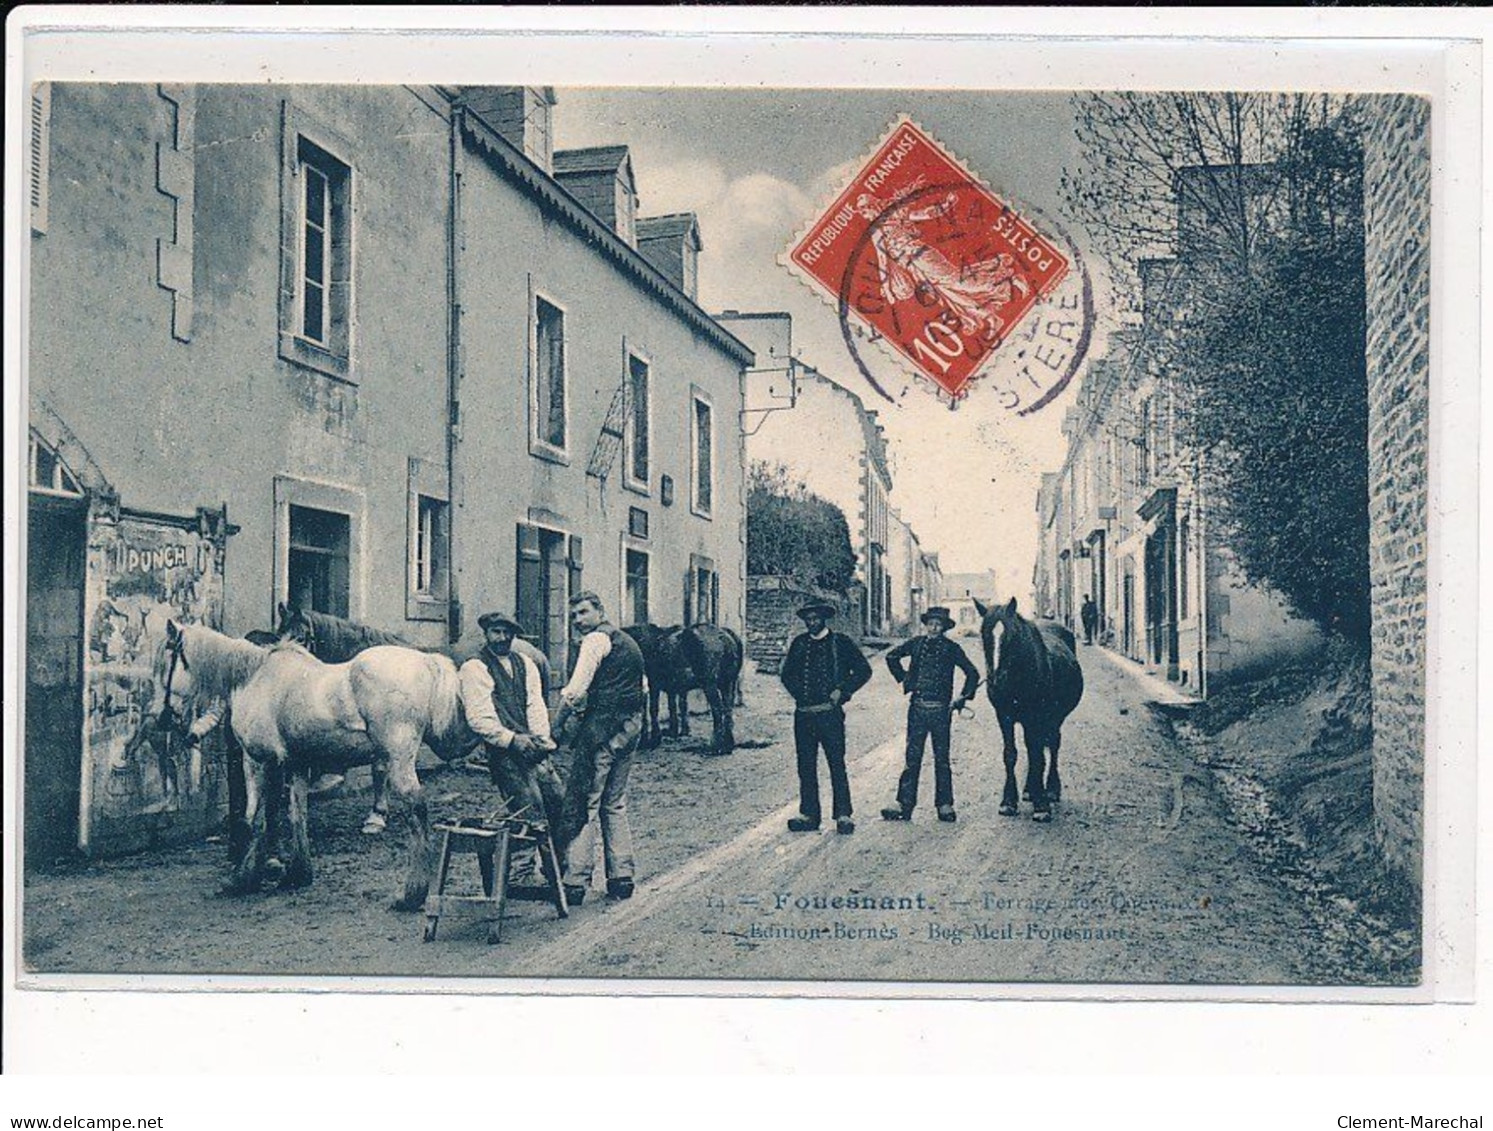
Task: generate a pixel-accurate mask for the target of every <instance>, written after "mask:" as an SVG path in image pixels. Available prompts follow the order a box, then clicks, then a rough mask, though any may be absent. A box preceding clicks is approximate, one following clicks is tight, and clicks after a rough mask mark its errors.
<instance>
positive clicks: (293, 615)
mask: <svg viewBox="0 0 1493 1131" xmlns="http://www.w3.org/2000/svg"><path fill="white" fill-rule="evenodd" d="M279 613H280V619H279V623H278V624H277V625H276V626H275V635H276V636H277V637H278V638H279V639H280V640H291V641H294V642H295V643H297V644H299V645H300V646H301V647H302V648H304V649H306V651H308V652H310V653H312V654H313V655H314V654H315V653H316V626H315V625H314V624H312V623H311V618H310V617H309V616H307V615H306V614H305V613H304V612H302V611H301V609H300V608H298V607H296V606H292V605H287V604H286V603H285V602H284V601H281V602H280V605H279Z"/></svg>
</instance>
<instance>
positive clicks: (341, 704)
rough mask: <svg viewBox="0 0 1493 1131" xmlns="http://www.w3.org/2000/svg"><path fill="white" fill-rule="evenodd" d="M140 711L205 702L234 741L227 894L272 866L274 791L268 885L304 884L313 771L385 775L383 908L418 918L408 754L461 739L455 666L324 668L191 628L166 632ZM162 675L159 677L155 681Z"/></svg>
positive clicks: (386, 649) (382, 661)
mask: <svg viewBox="0 0 1493 1131" xmlns="http://www.w3.org/2000/svg"><path fill="white" fill-rule="evenodd" d="M156 672H157V679H156V688H157V690H156V695H155V697H156V703H154V704H152V713H153V714H157V713H160V712H162V711H167V710H168V709H169V712H170V713H171V714H176V713H178V712H179V708H178V705H177V703H176V702H174V699H175V698H176V697H182V698H184V699H185V698H190V697H191V696H193V695H207V696H212V697H219V698H222V699H225V700H226V701H227V702H228V705H229V712H230V713H229V718H230V720H231V724H232V728H233V733H234V736H235V737H236V738H237V739H238V741H239V743H240V744H241V745H242V746H243V748H244V751H245V753H246V754H247V755H248V758H249V766H248V771H249V772H248V773H246V774H245V779H246V784H247V805H246V811H245V816H244V820H245V823H246V825H247V826H248V833H247V835H246V836H245V837H243V848H242V852H241V853H240V854H239V856H238V858H237V859H236V860H234V861H233V875H232V877H231V879H230V881H229V890H231V891H233V890H237V891H247V890H255V889H257V888H258V886H259V883H260V881H261V880H262V879H263V878H264V877H265V876H266V874H270V876H271V878H274V877H273V873H274V872H275V871H276V870H277V867H276V862H275V860H274V857H273V856H270V858H269V859H268V860H266V849H265V845H264V843H263V842H264V841H266V840H267V841H270V842H272V841H273V839H274V829H275V815H276V811H277V809H278V806H279V799H280V792H281V791H280V785H281V781H282V780H283V778H284V776H285V775H288V776H289V781H290V825H291V837H292V843H291V855H290V860H289V862H288V864H285V865H282V866H280V868H282V869H283V871H282V872H281V875H280V881H281V883H282V885H283V886H286V887H304V886H305V885H307V884H309V883H310V882H311V878H312V869H311V844H310V834H309V828H308V821H307V792H308V787H309V783H310V780H311V775H312V774H313V773H326V772H334V773H345V772H346V771H347V770H349V769H351V768H352V767H353V766H364V765H371V766H375V767H377V768H379V769H380V770H381V771H382V772H384V773H385V774H387V780H388V788H389V792H390V794H391V796H392V798H393V800H394V801H395V802H397V807H398V809H399V810H400V812H401V814H402V815H403V816H404V817H405V818H406V825H407V833H408V843H409V855H408V867H407V870H406V874H405V882H404V893H403V895H402V897H401V898H400V899H399V900H398V901H396V903H395V904H394V906H395V907H396V908H397V909H398V910H401V911H414V910H418V909H419V908H420V907H421V906H422V905H423V904H424V902H425V895H426V891H427V889H428V888H429V884H430V848H429V841H430V827H429V817H428V814H427V812H426V807H425V798H424V794H423V792H422V791H421V788H420V779H419V777H418V776H417V775H416V773H415V758H416V756H417V755H418V754H419V751H420V745H421V743H422V742H424V743H427V744H429V746H430V748H431V749H432V750H434V751H435V752H436V753H437V754H439V755H441V756H443V757H447V758H450V757H454V756H456V755H457V754H458V753H460V750H461V749H462V747H463V746H464V745H465V744H466V743H467V742H468V741H469V738H470V735H469V732H468V729H467V726H466V719H465V716H464V715H463V712H462V709H461V696H460V693H459V684H458V680H457V674H456V665H455V664H453V663H452V662H451V660H449V659H448V658H446V657H445V656H440V655H434V654H431V653H426V652H419V651H416V650H414V649H412V648H399V647H393V646H380V647H377V648H369V649H368V650H367V651H364V652H361V653H359V654H358V655H357V656H356V657H355V658H354V659H352V660H351V661H349V662H347V663H344V664H324V663H322V662H321V661H320V660H318V659H317V658H316V657H315V656H313V655H311V653H310V652H308V651H306V650H305V649H304V648H302V647H300V646H299V645H296V644H289V643H282V644H280V645H279V646H277V647H275V648H273V649H264V648H260V647H259V646H257V645H254V644H250V643H248V642H247V641H244V640H235V639H233V638H232V637H228V636H224V635H222V634H221V633H218V632H214V631H213V630H212V629H210V628H206V627H204V626H202V625H181V626H178V625H177V624H176V623H175V622H170V623H168V624H167V626H166V640H165V642H164V643H163V644H162V645H161V648H160V650H159V651H158V653H157V655H156ZM162 673H164V674H162Z"/></svg>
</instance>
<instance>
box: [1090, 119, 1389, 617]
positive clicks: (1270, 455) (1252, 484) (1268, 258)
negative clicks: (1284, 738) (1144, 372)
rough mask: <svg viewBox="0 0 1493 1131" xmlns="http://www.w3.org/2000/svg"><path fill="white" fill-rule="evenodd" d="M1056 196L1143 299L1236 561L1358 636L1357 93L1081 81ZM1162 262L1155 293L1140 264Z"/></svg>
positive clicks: (1364, 464) (1361, 569)
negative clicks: (1077, 161) (1165, 88)
mask: <svg viewBox="0 0 1493 1131" xmlns="http://www.w3.org/2000/svg"><path fill="white" fill-rule="evenodd" d="M1076 110H1077V120H1078V123H1079V124H1078V133H1079V139H1080V142H1081V143H1082V145H1083V149H1084V155H1085V160H1086V165H1087V168H1086V169H1085V170H1084V171H1083V172H1082V173H1070V174H1069V175H1067V176H1066V177H1065V192H1066V195H1067V197H1068V201H1069V204H1070V206H1071V207H1073V208H1074V209H1075V211H1076V212H1077V213H1078V215H1079V216H1080V218H1081V219H1082V220H1083V222H1084V223H1085V225H1086V226H1087V227H1088V228H1089V229H1090V231H1091V233H1092V234H1093V236H1094V239H1095V242H1096V244H1097V245H1098V247H1099V248H1100V249H1101V250H1102V251H1103V252H1104V254H1105V255H1106V257H1107V258H1108V259H1109V262H1110V266H1111V273H1112V276H1113V278H1114V281H1115V285H1116V287H1117V297H1119V298H1120V299H1121V301H1124V302H1128V303H1129V304H1130V305H1132V306H1134V307H1136V308H1140V307H1144V309H1145V315H1146V317H1145V323H1144V326H1145V329H1144V332H1143V334H1142V344H1141V349H1142V351H1143V353H1144V354H1145V355H1146V358H1145V360H1146V364H1147V365H1148V366H1149V367H1150V368H1151V369H1152V370H1153V371H1156V372H1160V373H1164V374H1167V375H1168V376H1169V377H1170V378H1171V379H1172V380H1174V381H1175V382H1176V389H1177V392H1178V403H1179V406H1180V407H1181V408H1182V412H1181V413H1179V418H1178V427H1179V433H1180V438H1181V439H1182V440H1183V442H1184V446H1185V447H1186V448H1187V449H1188V450H1189V451H1190V452H1191V455H1192V458H1193V459H1194V460H1195V461H1196V466H1197V469H1198V471H1199V473H1200V474H1201V476H1202V479H1203V482H1204V484H1205V487H1206V489H1207V492H1208V494H1207V499H1208V504H1209V508H1210V514H1211V516H1212V517H1211V520H1210V521H1211V523H1212V525H1213V528H1214V529H1215V530H1216V531H1218V532H1220V533H1222V535H1223V536H1224V538H1225V540H1226V542H1227V544H1228V545H1229V547H1230V549H1231V550H1232V551H1233V553H1234V557H1235V558H1236V559H1237V561H1238V562H1239V564H1240V566H1241V568H1242V569H1243V571H1244V573H1245V576H1246V577H1247V578H1248V579H1249V580H1250V581H1252V582H1256V583H1260V582H1263V583H1266V584H1268V585H1270V586H1271V587H1273V588H1274V589H1276V590H1277V591H1279V592H1280V593H1281V594H1283V595H1284V596H1285V598H1286V599H1287V601H1288V602H1289V604H1290V605H1291V607H1292V608H1293V610H1294V611H1295V612H1297V613H1298V614H1299V615H1302V616H1306V617H1309V618H1311V619H1313V620H1315V621H1317V622H1318V623H1319V624H1321V625H1322V626H1323V627H1324V628H1326V629H1328V630H1329V631H1332V632H1335V633H1338V634H1341V635H1343V636H1345V637H1347V638H1349V639H1351V640H1354V641H1356V642H1358V643H1366V641H1367V639H1368V631H1369V615H1368V611H1369V580H1368V532H1369V522H1368V397H1367V374H1366V367H1365V337H1364V336H1365V314H1364V277H1363V271H1364V255H1363V240H1364V232H1363V204H1362V195H1363V184H1362V180H1363V178H1362V156H1361V154H1362V150H1361V144H1360V134H1361V122H1360V114H1359V105H1358V104H1357V103H1355V102H1354V101H1352V100H1347V99H1334V98H1331V97H1322V96H1310V97H1308V96H1296V95H1225V94H1185V95H1184V94H1156V95H1080V96H1078V98H1077V105H1076ZM1157 258H1164V259H1165V260H1166V261H1167V262H1168V265H1169V270H1168V271H1166V272H1165V273H1164V276H1163V277H1164V279H1165V282H1164V284H1163V285H1162V286H1163V287H1164V289H1160V290H1158V288H1157V287H1156V285H1155V283H1154V281H1153V282H1152V283H1150V284H1149V285H1150V287H1151V291H1150V293H1147V292H1146V291H1145V289H1144V288H1145V287H1146V286H1147V285H1148V284H1147V283H1146V282H1145V279H1144V264H1145V262H1146V261H1147V260H1152V259H1157Z"/></svg>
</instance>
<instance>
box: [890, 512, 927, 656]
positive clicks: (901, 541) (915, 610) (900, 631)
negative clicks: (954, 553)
mask: <svg viewBox="0 0 1493 1131" xmlns="http://www.w3.org/2000/svg"><path fill="white" fill-rule="evenodd" d="M887 531H888V536H889V537H890V539H891V546H890V547H889V550H888V553H887V556H886V566H887V570H886V578H887V593H888V598H887V607H888V609H889V611H890V618H891V631H892V633H893V634H894V635H898V636H903V635H906V634H907V633H909V632H915V631H916V630H917V625H918V623H919V618H920V617H921V616H922V615H923V614H924V613H925V612H927V610H928V608H929V606H931V605H936V604H938V603H939V593H940V588H939V576H938V555H937V554H929V553H928V551H927V550H925V549H923V544H922V541H921V540H920V539H919V538H918V534H917V531H916V530H914V529H913V528H912V524H911V523H909V522H907V521H906V520H905V519H903V517H902V516H901V514H899V513H898V512H897V510H896V509H895V508H894V509H893V510H892V511H891V513H890V514H889V515H888V517H887ZM930 559H931V560H930Z"/></svg>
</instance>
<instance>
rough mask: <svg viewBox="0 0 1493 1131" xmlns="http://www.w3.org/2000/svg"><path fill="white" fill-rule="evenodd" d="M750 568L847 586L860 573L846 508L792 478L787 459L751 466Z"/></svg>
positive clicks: (818, 584) (840, 588)
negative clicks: (843, 508) (856, 569)
mask: <svg viewBox="0 0 1493 1131" xmlns="http://www.w3.org/2000/svg"><path fill="white" fill-rule="evenodd" d="M747 572H748V573H750V574H752V575H754V576H777V577H790V578H792V579H793V580H794V581H796V582H798V583H799V584H800V585H804V586H808V587H813V588H818V589H825V590H830V591H832V592H835V593H844V592H846V591H847V590H848V589H849V587H850V583H851V581H852V580H853V579H854V577H855V552H854V551H853V550H852V549H851V548H850V527H849V525H848V524H847V523H846V521H845V515H844V513H843V512H842V511H841V510H840V508H839V507H837V506H835V505H834V504H833V503H831V502H828V501H826V500H824V499H821V498H820V497H819V496H818V495H815V494H813V493H811V492H810V491H809V490H808V488H807V487H805V486H804V484H803V483H800V482H798V481H796V480H794V479H792V478H791V477H790V476H789V474H788V469H787V468H785V467H784V466H783V465H782V464H768V463H765V462H763V461H761V460H755V461H753V463H752V465H751V466H750V467H749V468H748V470H747Z"/></svg>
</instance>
